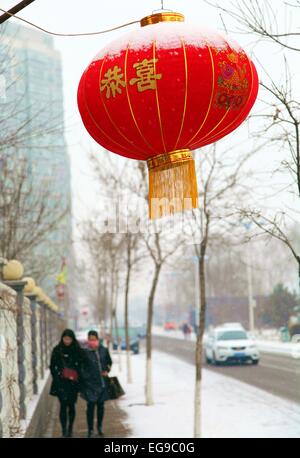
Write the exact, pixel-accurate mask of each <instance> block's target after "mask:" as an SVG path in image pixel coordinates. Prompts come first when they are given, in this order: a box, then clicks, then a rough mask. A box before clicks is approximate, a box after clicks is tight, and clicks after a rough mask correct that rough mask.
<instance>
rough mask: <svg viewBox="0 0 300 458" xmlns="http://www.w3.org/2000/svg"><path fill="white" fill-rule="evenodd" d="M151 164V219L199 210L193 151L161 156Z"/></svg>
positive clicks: (173, 152)
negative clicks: (194, 209)
mask: <svg viewBox="0 0 300 458" xmlns="http://www.w3.org/2000/svg"><path fill="white" fill-rule="evenodd" d="M147 164H148V170H149V216H150V218H151V219H156V218H162V217H163V216H167V215H171V214H174V213H178V212H183V211H185V210H191V209H193V208H197V207H198V187H197V178H196V171H195V162H194V159H193V156H192V153H191V151H190V150H188V149H185V150H178V151H172V152H171V153H165V154H159V155H158V156H154V157H152V158H150V159H148V160H147Z"/></svg>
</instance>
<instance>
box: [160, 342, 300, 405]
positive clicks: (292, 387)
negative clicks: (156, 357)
mask: <svg viewBox="0 0 300 458" xmlns="http://www.w3.org/2000/svg"><path fill="white" fill-rule="evenodd" d="M153 347H154V349H156V350H159V351H163V352H166V353H169V354H171V355H173V356H176V357H177V358H180V359H182V360H183V361H185V362H189V363H193V361H194V347H195V343H194V342H191V341H184V340H177V339H174V338H169V337H162V336H154V337H153ZM203 367H205V368H206V369H209V370H211V371H214V372H217V373H221V374H223V375H226V376H227V377H232V378H234V379H237V380H240V381H242V382H245V383H248V384H249V385H253V386H255V387H257V388H261V389H263V390H265V391H267V392H268V393H270V394H274V395H277V396H280V397H282V398H284V399H288V400H290V401H293V402H296V403H298V404H300V360H299V359H295V358H292V357H289V356H283V355H277V354H270V353H268V354H267V353H261V360H260V364H259V365H258V366H251V365H249V366H248V365H247V366H246V365H244V366H239V365H231V366H219V367H214V366H211V365H207V364H206V363H205V362H204V366H203Z"/></svg>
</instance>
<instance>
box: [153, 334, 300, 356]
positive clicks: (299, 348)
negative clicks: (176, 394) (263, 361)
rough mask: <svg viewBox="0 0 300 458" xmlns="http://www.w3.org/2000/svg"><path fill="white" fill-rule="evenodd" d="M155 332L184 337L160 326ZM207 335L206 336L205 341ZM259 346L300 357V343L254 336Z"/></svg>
mask: <svg viewBox="0 0 300 458" xmlns="http://www.w3.org/2000/svg"><path fill="white" fill-rule="evenodd" d="M153 334H154V335H159V336H165V337H171V338H173V339H183V338H184V337H183V333H182V331H179V330H177V331H165V330H164V329H163V328H161V327H159V326H155V327H154V328H153ZM205 338H206V336H204V341H205ZM190 339H191V340H193V341H195V340H196V338H195V334H192V335H191V337H190ZM254 340H255V342H256V344H257V346H258V348H259V350H260V351H262V352H266V353H277V354H281V355H286V356H290V357H291V358H297V359H300V343H291V342H280V341H273V340H264V339H262V338H261V337H259V338H258V337H255V338H254Z"/></svg>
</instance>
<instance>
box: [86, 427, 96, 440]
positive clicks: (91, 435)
mask: <svg viewBox="0 0 300 458" xmlns="http://www.w3.org/2000/svg"><path fill="white" fill-rule="evenodd" d="M93 435H94V433H93V431H92V430H91V429H89V430H88V432H87V435H86V437H87V438H88V439H91V438H92V437H93Z"/></svg>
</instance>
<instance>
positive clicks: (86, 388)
mask: <svg viewBox="0 0 300 458" xmlns="http://www.w3.org/2000/svg"><path fill="white" fill-rule="evenodd" d="M84 351H85V359H84V361H85V362H84V365H83V368H82V388H81V393H82V397H83V398H84V399H85V400H86V401H87V410H86V416H87V425H88V434H87V437H92V436H93V431H94V415H95V410H96V409H97V429H98V434H99V436H103V432H102V423H103V418H104V403H105V401H107V400H108V399H109V394H108V389H107V377H108V373H109V371H110V369H111V366H112V359H111V357H110V354H109V351H108V349H107V348H105V347H104V346H103V345H102V344H100V341H99V337H98V333H97V332H96V331H90V332H89V333H88V348H87V349H85V350H84Z"/></svg>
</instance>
